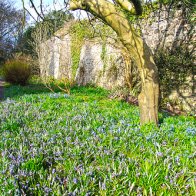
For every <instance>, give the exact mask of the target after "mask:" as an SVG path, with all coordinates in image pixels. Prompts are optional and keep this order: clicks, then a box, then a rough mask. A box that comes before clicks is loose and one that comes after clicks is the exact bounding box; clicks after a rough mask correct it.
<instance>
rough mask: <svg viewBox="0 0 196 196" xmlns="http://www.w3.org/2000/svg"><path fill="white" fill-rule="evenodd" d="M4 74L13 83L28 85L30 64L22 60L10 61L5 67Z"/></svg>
mask: <svg viewBox="0 0 196 196" xmlns="http://www.w3.org/2000/svg"><path fill="white" fill-rule="evenodd" d="M3 75H4V78H5V80H6V81H7V82H10V83H11V84H20V85H26V84H27V82H28V80H29V78H30V75H31V69H30V66H29V65H28V64H27V63H25V62H22V61H17V60H13V61H8V62H7V63H6V64H5V65H4V68H3Z"/></svg>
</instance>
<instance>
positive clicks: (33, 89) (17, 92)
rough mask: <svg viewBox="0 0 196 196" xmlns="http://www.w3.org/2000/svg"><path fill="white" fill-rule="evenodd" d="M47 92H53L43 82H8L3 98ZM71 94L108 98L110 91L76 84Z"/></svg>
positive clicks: (55, 89) (56, 89)
mask: <svg viewBox="0 0 196 196" xmlns="http://www.w3.org/2000/svg"><path fill="white" fill-rule="evenodd" d="M53 90H54V92H55V93H58V92H62V91H61V90H60V89H59V88H57V87H56V88H53ZM43 93H44V94H45V93H52V91H51V90H49V89H48V88H46V86H45V85H44V84H42V83H30V84H28V85H26V86H20V85H9V84H6V85H5V86H4V94H3V100H5V99H7V98H8V97H9V98H11V99H12V98H17V97H21V96H23V95H28V94H29V95H30V94H43ZM71 94H74V95H77V96H89V97H95V98H96V97H102V98H103V97H104V98H106V97H107V95H108V91H107V90H104V89H102V88H95V87H93V86H85V87H83V86H74V87H72V88H71Z"/></svg>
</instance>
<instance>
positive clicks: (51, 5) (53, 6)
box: [8, 0, 86, 22]
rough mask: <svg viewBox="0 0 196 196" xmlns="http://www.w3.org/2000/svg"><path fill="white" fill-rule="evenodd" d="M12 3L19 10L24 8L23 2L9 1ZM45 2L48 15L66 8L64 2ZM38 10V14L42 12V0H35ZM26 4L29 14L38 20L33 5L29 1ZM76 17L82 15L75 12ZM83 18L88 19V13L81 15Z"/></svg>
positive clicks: (59, 0)
mask: <svg viewBox="0 0 196 196" xmlns="http://www.w3.org/2000/svg"><path fill="white" fill-rule="evenodd" d="M8 1H10V2H12V4H13V3H14V5H15V7H16V8H18V9H23V6H22V0H8ZM42 1H43V5H44V6H43V11H44V12H45V13H48V12H49V11H51V10H59V9H62V8H63V7H64V4H63V2H64V0H42ZM33 2H34V4H35V6H36V9H37V10H38V12H40V0H33ZM24 4H25V8H26V9H28V10H29V12H30V13H31V15H32V16H33V17H34V18H35V19H37V14H36V12H35V10H34V9H33V8H31V4H30V2H29V0H24ZM73 13H74V16H75V17H77V18H79V15H80V14H81V13H79V12H78V11H75V12H73ZM80 17H81V18H84V17H86V13H85V12H82V14H81V15H80ZM30 21H31V22H34V20H33V19H32V18H31V19H30Z"/></svg>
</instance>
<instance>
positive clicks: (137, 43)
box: [70, 0, 159, 124]
mask: <svg viewBox="0 0 196 196" xmlns="http://www.w3.org/2000/svg"><path fill="white" fill-rule="evenodd" d="M134 2H135V0H134ZM134 5H135V4H134ZM70 8H71V9H72V10H76V9H81V10H86V11H88V12H90V13H91V14H93V15H95V16H97V17H98V18H100V19H101V20H103V21H104V22H105V23H106V24H108V25H109V26H110V27H111V28H112V29H113V30H114V31H115V32H116V33H117V35H118V37H119V39H120V40H121V42H122V44H123V45H124V46H125V48H126V49H127V51H128V52H129V55H130V56H131V58H132V59H134V61H135V62H136V64H137V66H138V69H139V73H140V77H141V81H142V91H141V93H140V95H139V97H138V100H139V107H140V121H141V124H145V123H148V122H155V123H156V124H157V123H158V97H159V83H158V70H157V67H156V65H155V63H154V60H153V56H152V52H151V50H150V49H149V47H148V46H147V45H146V43H145V42H144V41H143V40H142V39H141V37H140V36H138V35H137V34H136V32H135V31H134V30H133V28H132V26H131V24H130V22H129V20H128V19H127V18H126V16H125V15H124V13H123V12H122V10H121V9H119V7H117V6H116V5H114V4H113V3H111V2H109V1H107V0H80V1H76V0H71V1H70ZM122 9H123V8H122ZM137 10H138V9H136V13H137ZM139 11H140V10H139Z"/></svg>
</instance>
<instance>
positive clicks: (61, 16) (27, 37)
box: [16, 10, 74, 57]
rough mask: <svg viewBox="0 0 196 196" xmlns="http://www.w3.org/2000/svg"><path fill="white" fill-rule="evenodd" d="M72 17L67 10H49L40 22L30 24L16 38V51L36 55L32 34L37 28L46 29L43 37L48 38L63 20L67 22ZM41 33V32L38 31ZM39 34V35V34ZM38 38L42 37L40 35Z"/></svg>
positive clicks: (59, 26)
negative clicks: (17, 38)
mask: <svg viewBox="0 0 196 196" xmlns="http://www.w3.org/2000/svg"><path fill="white" fill-rule="evenodd" d="M73 19H74V17H73V15H72V14H71V13H70V12H69V11H62V10H59V11H51V12H49V13H48V14H47V15H46V16H45V17H44V20H42V21H40V22H36V23H35V25H34V26H30V27H28V28H27V29H26V31H25V32H24V33H23V35H22V36H21V37H20V38H19V40H18V45H17V48H16V51H17V52H23V53H25V54H31V55H32V56H35V57H36V56H37V54H36V51H35V45H34V44H33V42H36V41H37V40H34V36H33V34H34V33H35V32H36V31H37V30H38V29H40V28H41V29H43V30H44V29H45V28H46V29H47V33H46V35H44V36H46V37H44V39H46V40H47V39H49V38H50V37H52V36H53V35H54V33H55V32H56V31H57V30H59V29H60V28H62V27H63V25H64V24H65V22H68V21H70V20H73ZM39 33H40V34H41V32H39ZM40 36H41V35H40ZM40 39H43V38H42V37H40Z"/></svg>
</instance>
